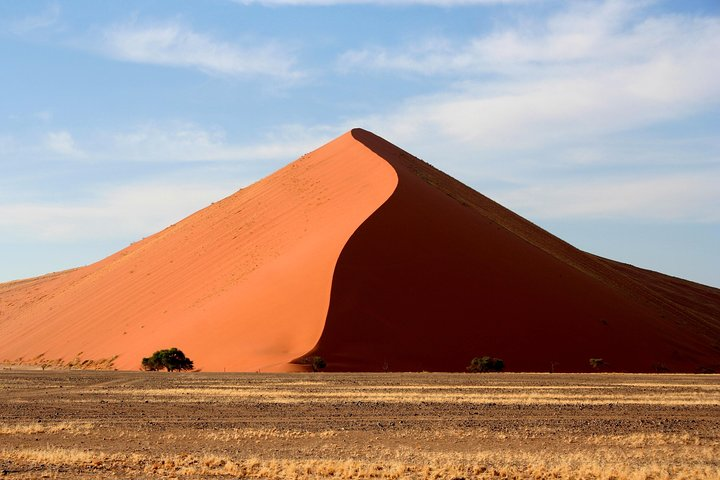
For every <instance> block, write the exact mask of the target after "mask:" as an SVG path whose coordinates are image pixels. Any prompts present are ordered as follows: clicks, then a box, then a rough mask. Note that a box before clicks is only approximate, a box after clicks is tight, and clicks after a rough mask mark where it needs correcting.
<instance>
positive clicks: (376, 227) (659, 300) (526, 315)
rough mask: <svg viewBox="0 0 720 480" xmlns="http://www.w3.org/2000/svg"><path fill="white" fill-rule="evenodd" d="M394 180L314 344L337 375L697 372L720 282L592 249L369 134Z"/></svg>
mask: <svg viewBox="0 0 720 480" xmlns="http://www.w3.org/2000/svg"><path fill="white" fill-rule="evenodd" d="M353 133H354V135H355V136H356V138H357V139H358V140H360V141H361V142H363V143H364V144H366V145H367V146H368V147H369V148H371V149H372V150H374V151H375V152H376V153H378V155H380V156H382V157H383V158H384V159H385V160H387V161H388V163H390V164H391V165H392V166H393V168H394V169H395V171H396V172H397V175H398V178H399V181H398V186H397V188H396V190H395V192H394V193H393V195H392V196H391V197H390V198H389V199H388V201H387V202H386V203H385V204H384V205H383V206H382V207H380V209H378V210H377V211H376V212H375V213H374V214H373V215H372V216H371V217H370V218H368V219H367V220H366V221H365V222H364V223H363V225H362V226H361V227H360V228H359V229H358V230H357V231H356V232H355V233H354V234H353V236H352V237H351V239H350V241H349V242H348V244H347V245H346V246H345V248H344V249H343V252H342V254H341V255H340V259H339V260H338V264H337V266H336V268H335V275H334V278H333V287H332V295H331V302H330V310H329V313H328V318H327V321H326V325H325V329H324V331H323V334H322V336H321V339H320V341H319V343H318V345H317V346H316V348H315V350H314V352H315V353H316V354H318V355H321V356H323V357H324V358H325V359H326V361H327V363H328V365H329V366H330V367H329V368H332V369H338V370H383V369H389V370H413V371H414V370H450V371H459V370H463V369H464V367H466V366H467V365H468V363H469V361H470V359H471V358H473V357H474V356H482V355H490V356H495V357H499V358H502V359H504V361H505V363H506V366H507V369H509V370H516V371H518V370H520V371H522V370H525V371H549V370H551V369H554V370H555V371H586V370H589V369H590V365H589V359H590V358H602V359H603V360H604V361H605V363H606V367H604V368H606V369H612V370H620V371H622V370H625V371H634V372H644V371H654V370H662V369H664V368H667V369H669V370H671V371H697V370H701V369H708V368H715V369H717V368H718V366H720V290H718V289H715V288H711V287H706V286H703V285H698V284H695V283H692V282H687V281H684V280H680V279H676V278H672V277H667V276H665V275H662V274H659V273H655V272H650V271H646V270H642V269H639V268H636V267H632V266H630V265H624V264H620V263H617V262H613V261H610V260H606V259H603V258H599V257H596V256H593V255H590V254H587V253H585V252H582V251H580V250H578V249H576V248H574V247H572V246H571V245H569V244H567V243H565V242H563V241H562V240H560V239H558V238H557V237H555V236H553V235H551V234H549V233H548V232H546V231H544V230H542V229H541V228H539V227H537V226H535V225H534V224H532V223H530V222H528V221H526V220H524V219H523V218H521V217H519V216H518V215H516V214H514V213H513V212H511V211H509V210H507V209H506V208H504V207H502V206H500V205H498V204H497V203H495V202H493V201H491V200H490V199H488V198H487V197H484V196H483V195H480V194H479V193H477V192H475V191H474V190H472V189H470V188H469V187H467V186H465V185H463V184H461V183H460V182H458V181H456V180H454V179H452V178H451V177H448V176H447V175H445V174H443V173H442V172H440V171H438V170H436V169H434V168H433V167H431V166H430V165H428V164H426V163H424V162H422V161H420V160H418V159H416V158H414V157H413V156H411V155H410V154H408V153H407V152H404V151H402V150H400V149H399V148H397V147H395V146H393V145H391V144H390V143H388V142H386V141H385V140H383V139H381V138H379V137H377V136H375V135H373V134H371V133H369V132H365V131H360V130H356V131H354V132H353Z"/></svg>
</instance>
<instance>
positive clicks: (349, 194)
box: [0, 133, 397, 371]
mask: <svg viewBox="0 0 720 480" xmlns="http://www.w3.org/2000/svg"><path fill="white" fill-rule="evenodd" d="M396 184H397V176H396V175H395V172H394V170H393V169H392V168H391V166H390V165H389V164H388V163H387V162H385V161H384V160H382V159H381V158H380V157H378V156H377V155H376V154H375V153H373V152H372V151H371V150H369V149H368V148H367V147H365V146H364V145H363V144H362V143H360V142H358V141H357V140H355V139H354V138H353V136H352V135H351V134H349V133H348V134H345V135H343V136H341V137H339V138H338V139H336V140H334V141H333V142H331V143H329V144H327V145H325V146H324V147H322V148H320V149H318V150H316V151H315V152H313V153H310V154H308V155H306V156H304V157H302V158H300V159H299V160H297V161H296V162H294V163H291V164H290V165H288V166H286V167H285V168H283V169H281V170H280V171H278V172H276V173H274V174H273V175H271V176H269V177H267V178H265V179H264V180H262V181H260V182H257V183H256V184H254V185H252V186H250V187H248V188H245V189H243V190H240V191H239V192H237V193H235V194H234V195H231V196H230V197H228V198H225V199H224V200H222V201H219V202H216V203H214V204H213V205H211V206H209V207H207V208H205V209H203V210H201V211H199V212H197V213H195V214H194V215H191V216H190V217H188V218H186V219H185V220H183V221H181V222H179V223H177V224H175V225H173V226H171V227H169V228H167V229H165V230H163V231H162V232H160V233H157V234H155V235H153V236H151V237H148V238H146V239H144V240H142V241H139V242H137V243H135V244H133V245H131V246H130V247H128V248H126V249H125V250H122V251H121V252H119V253H117V254H115V255H113V256H111V257H108V258H106V259H105V260H102V261H100V262H98V263H96V264H93V265H90V266H87V267H83V268H80V269H77V270H73V271H70V272H64V273H59V274H55V275H50V276H45V277H40V278H37V279H30V280H25V281H18V282H11V283H8V284H2V285H0V361H2V360H18V359H19V358H21V357H22V358H23V359H24V360H26V361H28V360H32V359H34V358H36V357H37V356H38V355H41V354H42V355H44V356H43V358H44V359H57V358H63V359H64V360H65V361H72V359H73V358H74V357H76V356H79V357H80V358H81V359H93V360H98V359H103V358H110V357H113V356H115V355H118V358H117V359H116V360H115V366H116V367H118V368H121V369H136V368H138V367H139V366H140V360H141V359H142V357H144V356H149V355H150V354H151V353H152V352H153V351H155V350H157V349H159V348H167V347H170V346H177V347H180V348H181V349H182V350H183V351H184V352H185V353H186V354H187V355H188V356H190V358H192V359H193V360H194V361H195V363H196V366H197V367H200V368H203V369H205V370H216V371H218V370H219V371H222V370H228V371H230V370H236V371H242V370H249V371H255V370H273V369H277V370H288V369H292V368H293V365H291V364H289V362H290V361H291V360H292V359H294V358H296V357H298V356H300V355H302V354H304V353H306V352H307V351H308V350H310V349H311V348H312V346H313V345H314V344H315V343H316V342H317V340H318V338H319V336H320V333H321V331H322V328H323V325H324V321H325V316H326V313H327V308H328V303H329V298H330V286H331V281H332V272H333V269H334V267H335V262H336V261H337V258H338V256H339V254H340V251H341V249H342V247H343V245H344V244H345V242H346V241H347V239H348V238H349V237H350V235H351V234H352V233H353V231H354V230H355V229H356V228H357V227H358V226H359V225H360V224H361V223H362V222H363V221H364V220H365V219H366V218H367V217H368V216H369V215H370V214H371V213H372V212H373V211H374V210H375V209H377V208H378V207H379V206H380V205H381V204H382V203H383V202H384V201H385V200H386V199H387V198H388V197H389V196H390V194H391V193H392V191H393V190H394V188H395V186H396ZM147 208H152V205H148V207H147Z"/></svg>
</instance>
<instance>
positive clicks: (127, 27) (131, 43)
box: [99, 22, 302, 80]
mask: <svg viewBox="0 0 720 480" xmlns="http://www.w3.org/2000/svg"><path fill="white" fill-rule="evenodd" d="M99 48H100V51H101V52H102V53H104V54H105V55H108V56H110V57H112V58H115V59H118V60H123V61H128V62H136V63H147V64H154V65H166V66H172V67H185V68H196V69H198V70H201V71H203V72H206V73H210V74H218V75H228V76H240V77H244V76H256V75H262V76H271V77H278V78H284V79H288V80H292V79H297V78H300V77H301V76H302V73H301V72H300V71H298V70H296V69H295V63H296V62H295V59H294V58H293V55H292V54H291V52H290V50H289V49H286V48H282V47H280V46H279V45H276V44H273V43H266V44H262V45H259V44H257V43H251V42H244V44H242V45H241V44H236V43H229V42H225V41H222V40H217V39H215V38H212V37H211V36H209V35H206V34H203V33H198V32H196V31H194V30H192V29H191V28H189V27H187V26H184V25H181V24H180V23H178V22H166V23H162V24H155V25H138V24H136V23H130V24H122V25H115V26H112V27H110V28H108V29H107V30H106V31H105V32H104V35H103V39H102V43H101V45H100V47H99Z"/></svg>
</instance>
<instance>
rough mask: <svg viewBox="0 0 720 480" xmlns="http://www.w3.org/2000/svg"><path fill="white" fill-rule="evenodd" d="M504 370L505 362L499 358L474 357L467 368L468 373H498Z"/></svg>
mask: <svg viewBox="0 0 720 480" xmlns="http://www.w3.org/2000/svg"><path fill="white" fill-rule="evenodd" d="M504 368H505V362H504V361H503V359H501V358H494V357H475V358H473V359H472V360H471V361H470V365H468V367H467V371H468V372H473V373H477V372H500V371H502V370H503V369H504Z"/></svg>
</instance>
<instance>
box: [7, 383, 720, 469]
mask: <svg viewBox="0 0 720 480" xmlns="http://www.w3.org/2000/svg"><path fill="white" fill-rule="evenodd" d="M0 391H2V392H3V395H0V471H2V470H6V471H7V472H9V476H10V477H11V478H23V479H24V478H28V479H29V478H33V479H34V478H40V477H48V478H73V479H74V478H107V477H120V478H132V479H136V478H185V479H203V478H251V479H307V480H310V479H453V478H464V479H487V478H493V479H496V478H507V479H510V478H522V479H525V478H533V479H550V478H554V479H555V478H560V479H578V480H579V479H593V480H599V479H603V480H609V479H615V480H619V479H631V480H632V479H638V480H640V479H642V480H650V479H652V480H656V479H668V480H669V479H718V478H720V377H716V376H669V375H668V376H641V375H639V376H605V375H585V376H581V375H578V376H564V377H563V376H557V375H555V376H541V375H525V376H523V375H507V374H503V375H488V376H483V375H353V374H348V375H326V374H320V375H312V374H296V375H220V374H217V375H213V374H188V375H178V374H176V375H170V374H143V373H132V374H131V373H125V374H123V373H101V372H68V373H63V374H60V373H48V372H45V373H43V372H35V373H34V374H30V373H26V374H20V373H11V374H4V373H3V374H0ZM38 419H40V420H42V421H40V422H38Z"/></svg>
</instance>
